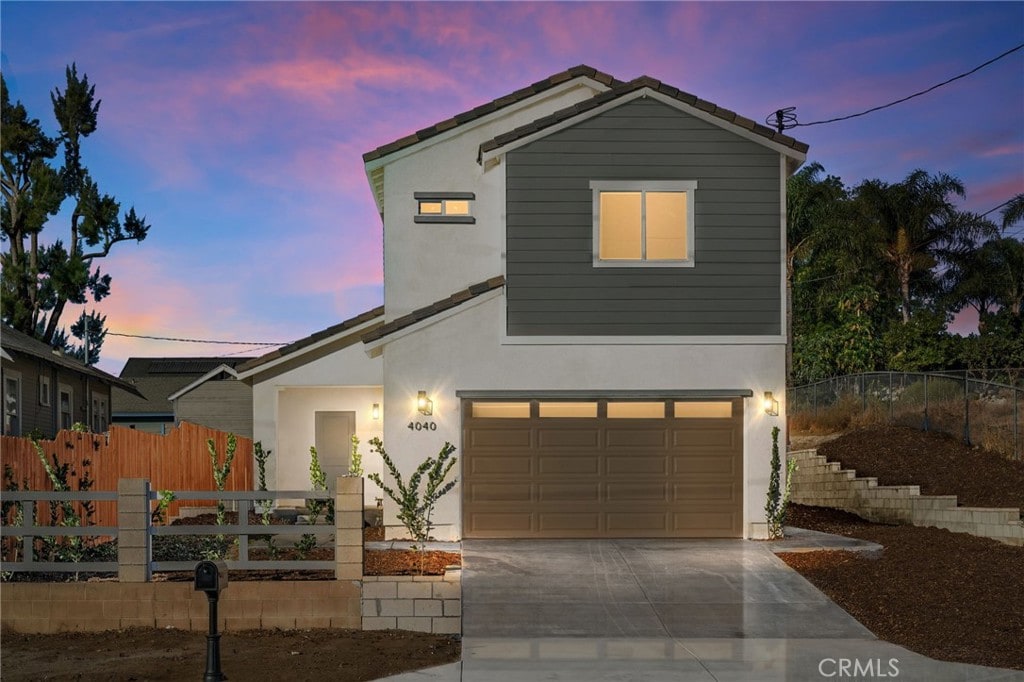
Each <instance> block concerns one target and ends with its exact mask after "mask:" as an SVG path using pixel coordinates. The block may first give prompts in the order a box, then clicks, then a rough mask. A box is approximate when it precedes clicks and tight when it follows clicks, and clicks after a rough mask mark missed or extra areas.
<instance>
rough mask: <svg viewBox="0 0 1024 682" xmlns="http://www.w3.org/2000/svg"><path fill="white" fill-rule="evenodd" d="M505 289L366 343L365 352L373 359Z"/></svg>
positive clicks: (499, 289)
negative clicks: (380, 351)
mask: <svg viewBox="0 0 1024 682" xmlns="http://www.w3.org/2000/svg"><path fill="white" fill-rule="evenodd" d="M504 288H505V287H500V288H498V289H492V290H491V291H488V292H487V293H484V294H480V295H479V296H477V297H475V298H471V299H469V300H468V301H466V302H465V303H460V304H459V305H457V306H455V307H454V308H449V309H448V310H445V311H444V312H440V313H437V314H436V315H432V316H430V317H427V318H425V319H422V320H420V321H419V322H415V323H413V324H411V325H409V326H408V327H406V328H404V329H399V330H398V331H396V332H392V333H391V334H388V335H387V336H382V337H381V338H379V339H375V340H373V341H370V342H368V343H364V350H365V351H366V354H367V355H368V356H370V357H373V356H374V351H376V350H377V349H378V348H381V347H383V346H386V345H387V344H389V343H391V342H392V341H396V340H398V339H401V338H405V337H406V336H410V335H412V334H416V333H418V332H420V331H422V330H424V329H426V328H427V327H430V326H433V325H435V324H437V323H439V322H444V321H445V320H447V319H448V318H449V317H455V316H456V315H458V314H459V313H461V312H464V311H466V310H469V309H471V308H475V307H477V306H478V305H481V304H483V303H486V302H487V301H490V300H493V299H494V298H495V297H497V296H500V295H501V292H502V291H503V290H504Z"/></svg>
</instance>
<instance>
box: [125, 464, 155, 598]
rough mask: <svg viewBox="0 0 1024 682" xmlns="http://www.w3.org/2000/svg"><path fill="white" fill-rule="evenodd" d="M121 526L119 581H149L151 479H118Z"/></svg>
mask: <svg viewBox="0 0 1024 682" xmlns="http://www.w3.org/2000/svg"><path fill="white" fill-rule="evenodd" d="M117 526H118V532H117V577H118V580H120V581H121V582H123V583H146V582H149V579H150V577H151V576H150V571H149V557H150V549H149V480H147V479H145V478H122V479H120V480H118V482H117Z"/></svg>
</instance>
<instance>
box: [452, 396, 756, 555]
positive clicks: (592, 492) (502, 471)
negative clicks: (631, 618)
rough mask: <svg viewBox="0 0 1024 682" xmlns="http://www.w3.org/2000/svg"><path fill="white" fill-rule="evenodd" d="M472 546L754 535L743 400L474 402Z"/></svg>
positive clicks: (468, 501) (469, 491) (469, 485)
mask: <svg viewBox="0 0 1024 682" xmlns="http://www.w3.org/2000/svg"><path fill="white" fill-rule="evenodd" d="M462 416H463V467H462V481H463V483H462V491H463V493H462V494H463V535H464V536H465V537H467V538H519V537H522V538H543V537H547V538H653V537H672V538H688V537H689V538H696V537H742V536H743V495H742V490H743V400H742V398H729V399H716V400H699V401H697V400H680V399H678V398H671V397H669V398H664V399H660V398H659V399H650V398H645V399H643V400H628V399H617V398H598V399H593V400H573V401H568V400H550V401H547V400H539V399H538V400H518V401H510V400H476V399H464V400H463V413H462Z"/></svg>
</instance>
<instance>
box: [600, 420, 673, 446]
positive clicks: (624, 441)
mask: <svg viewBox="0 0 1024 682" xmlns="http://www.w3.org/2000/svg"><path fill="white" fill-rule="evenodd" d="M607 437H608V449H609V450H616V449H623V448H625V449H637V448H658V449H659V450H664V449H665V445H666V443H667V437H666V433H665V427H664V425H662V426H659V427H651V428H647V429H636V428H632V429H629V428H617V427H616V428H609V429H608V436H607Z"/></svg>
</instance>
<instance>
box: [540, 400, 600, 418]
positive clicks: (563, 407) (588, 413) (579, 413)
mask: <svg viewBox="0 0 1024 682" xmlns="http://www.w3.org/2000/svg"><path fill="white" fill-rule="evenodd" d="M540 416H541V417H578V418H583V419H593V418H594V417H597V403H541V404H540Z"/></svg>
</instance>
